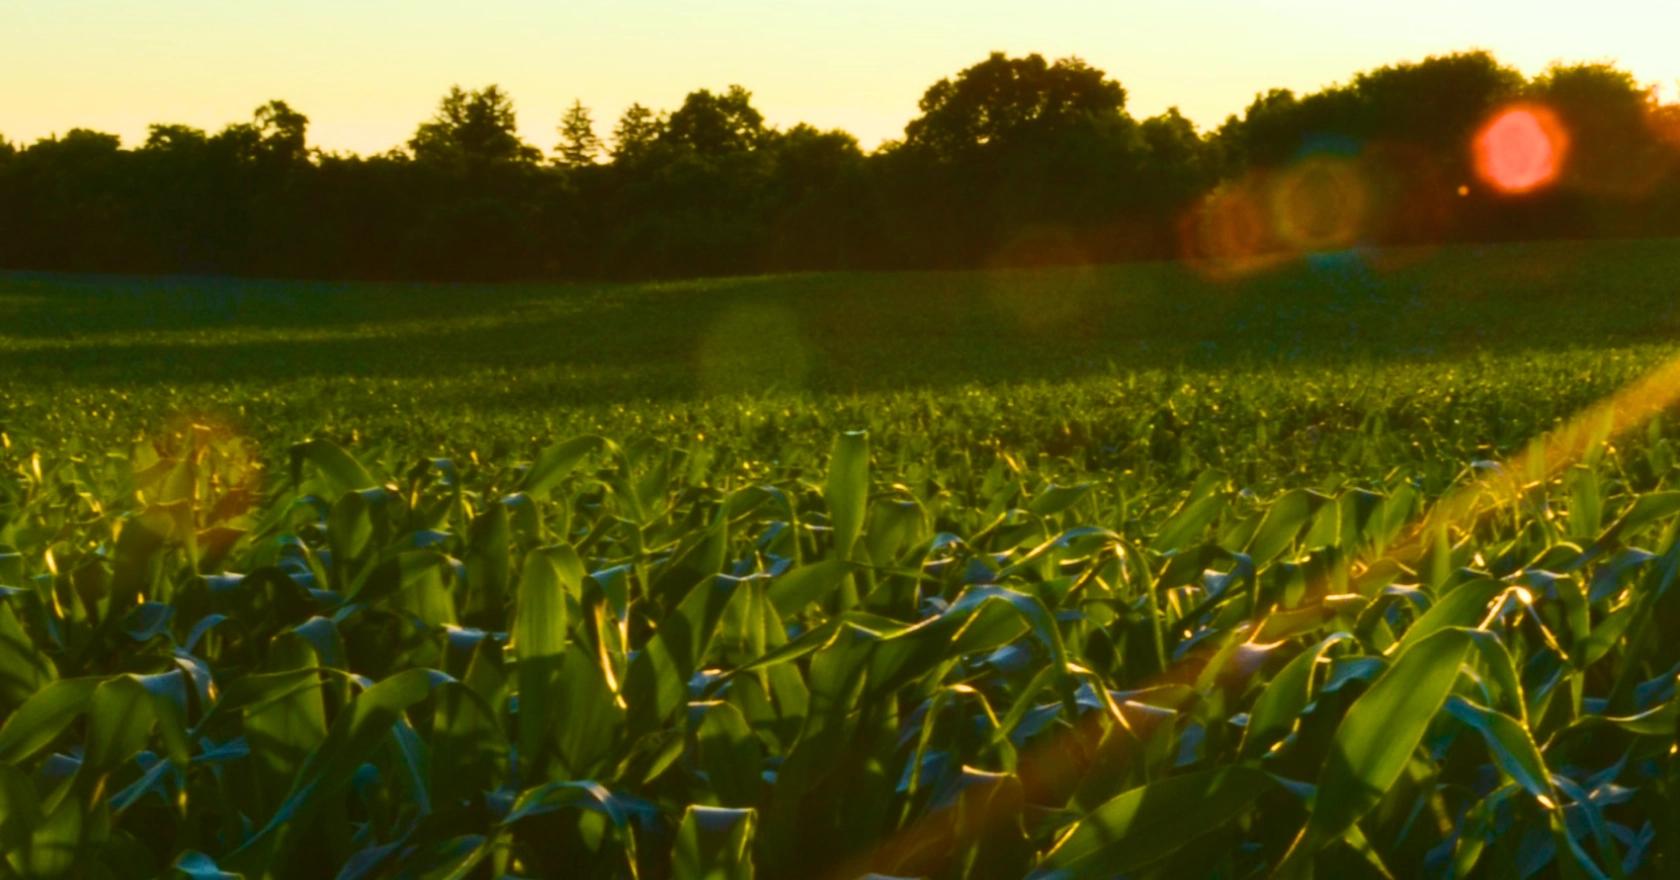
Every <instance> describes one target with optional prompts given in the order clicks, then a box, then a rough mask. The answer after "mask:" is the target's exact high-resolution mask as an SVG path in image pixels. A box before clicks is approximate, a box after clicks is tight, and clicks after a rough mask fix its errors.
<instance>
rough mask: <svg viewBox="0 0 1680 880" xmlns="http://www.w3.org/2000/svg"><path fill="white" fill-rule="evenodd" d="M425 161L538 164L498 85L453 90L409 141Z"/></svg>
mask: <svg viewBox="0 0 1680 880" xmlns="http://www.w3.org/2000/svg"><path fill="white" fill-rule="evenodd" d="M408 147H409V149H411V150H413V151H414V157H415V158H416V159H418V160H420V161H422V162H442V163H449V162H455V163H466V164H494V163H498V162H535V161H537V160H538V159H540V158H542V152H541V151H540V150H538V149H537V148H536V147H533V146H531V145H530V144H527V143H525V142H524V141H522V140H520V139H519V133H518V127H517V124H516V117H515V115H514V110H513V101H512V100H511V99H510V98H509V97H508V96H507V94H506V93H505V92H503V91H502V90H501V88H500V87H499V86H495V85H490V86H485V87H484V88H482V89H476V90H474V91H471V92H468V91H463V90H462V89H461V87H460V86H450V87H449V93H448V94H447V95H444V97H443V100H442V101H440V102H439V103H438V110H437V113H436V114H434V115H433V116H432V118H431V120H430V121H428V122H424V123H421V125H420V127H419V129H417V130H416V131H415V132H414V137H412V138H410V139H409V141H408Z"/></svg>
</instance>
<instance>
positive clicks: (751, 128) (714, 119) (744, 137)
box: [659, 85, 765, 157]
mask: <svg viewBox="0 0 1680 880" xmlns="http://www.w3.org/2000/svg"><path fill="white" fill-rule="evenodd" d="M764 135H765V129H764V117H763V115H761V114H760V113H759V112H758V110H756V109H755V108H754V107H753V105H752V93H751V92H749V91H747V90H746V89H744V88H741V87H740V86H738V85H732V86H730V87H729V89H728V90H727V91H725V92H724V93H723V94H721V95H720V94H715V93H713V92H711V91H710V90H708V89H700V90H699V91H695V92H690V93H689V95H688V97H686V98H684V99H683V103H682V106H681V107H679V108H678V109H677V111H676V112H675V113H672V114H671V116H670V118H669V119H667V120H666V121H665V126H664V128H663V130H662V131H660V133H659V141H660V143H662V144H668V145H672V146H675V147H677V148H678V149H687V150H692V151H694V152H695V153H697V154H699V155H701V156H712V157H715V156H722V155H726V154H729V153H739V152H743V151H746V150H751V149H753V148H754V147H757V146H758V145H759V142H760V141H761V140H763V138H764Z"/></svg>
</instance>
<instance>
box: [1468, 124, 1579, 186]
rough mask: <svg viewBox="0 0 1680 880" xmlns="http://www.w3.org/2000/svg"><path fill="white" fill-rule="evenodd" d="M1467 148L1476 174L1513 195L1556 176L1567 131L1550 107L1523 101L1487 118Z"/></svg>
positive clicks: (1566, 148)
mask: <svg viewBox="0 0 1680 880" xmlns="http://www.w3.org/2000/svg"><path fill="white" fill-rule="evenodd" d="M1471 148H1472V151H1473V153H1474V156H1475V161H1476V175H1477V176H1478V177H1480V178H1481V179H1482V181H1483V182H1485V183H1487V184H1488V185H1489V186H1491V187H1493V188H1494V189H1496V190H1499V191H1500V192H1503V193H1509V194H1512V195H1517V194H1521V193H1528V192H1533V191H1535V190H1537V189H1541V188H1543V187H1545V186H1548V185H1550V184H1551V183H1552V182H1553V181H1555V180H1557V177H1558V173H1559V172H1561V171H1562V170H1563V161H1564V158H1565V157H1566V156H1567V155H1568V153H1569V134H1568V132H1566V131H1565V130H1564V127H1563V123H1562V122H1560V121H1559V120H1558V118H1557V114H1555V113H1553V112H1552V111H1551V110H1548V109H1546V108H1545V107H1540V106H1537V105H1532V104H1523V105H1518V106H1515V107H1510V108H1507V109H1505V110H1503V111H1501V112H1500V113H1499V114H1498V115H1496V116H1494V117H1493V118H1492V119H1490V120H1488V122H1487V124H1485V125H1483V126H1482V128H1481V131H1479V132H1477V133H1476V140H1475V142H1474V143H1473V144H1472V147H1471Z"/></svg>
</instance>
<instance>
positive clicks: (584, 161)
mask: <svg viewBox="0 0 1680 880" xmlns="http://www.w3.org/2000/svg"><path fill="white" fill-rule="evenodd" d="M559 130H560V143H559V144H558V145H557V146H555V148H554V152H555V153H557V154H558V155H559V162H560V164H561V165H565V166H567V167H569V168H581V167H583V166H585V165H593V164H595V160H596V159H597V158H598V157H599V156H600V155H601V138H600V137H598V136H597V135H596V134H595V120H594V118H593V117H591V116H590V115H589V108H588V107H585V106H583V102H582V101H577V100H574V101H573V102H572V106H571V107H570V108H568V109H567V110H566V113H565V115H563V116H561V117H560V129H559Z"/></svg>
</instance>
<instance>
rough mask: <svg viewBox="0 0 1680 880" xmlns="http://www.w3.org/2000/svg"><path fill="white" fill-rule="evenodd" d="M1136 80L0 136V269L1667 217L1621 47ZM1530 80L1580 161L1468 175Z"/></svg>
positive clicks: (940, 258) (993, 261)
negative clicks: (1272, 85) (1533, 174)
mask: <svg viewBox="0 0 1680 880" xmlns="http://www.w3.org/2000/svg"><path fill="white" fill-rule="evenodd" d="M1126 97H1127V96H1126V90H1125V88H1124V87H1123V86H1122V85H1121V84H1120V83H1119V82H1117V81H1116V80H1115V79H1113V78H1111V77H1110V76H1108V75H1107V74H1106V73H1104V72H1103V71H1101V70H1098V69H1096V68H1094V67H1092V66H1090V65H1088V64H1086V63H1084V62H1082V61H1080V60H1078V59H1075V58H1066V59H1061V60H1057V61H1053V62H1052V61H1047V60H1046V59H1044V58H1043V57H1041V56H1039V55H1027V56H1025V57H1008V56H1006V55H1003V54H993V55H991V56H990V57H988V58H986V59H984V60H982V61H980V62H979V63H977V64H975V65H973V66H971V67H969V68H967V69H965V70H962V71H960V72H959V73H957V74H956V75H955V76H952V77H949V78H946V79H942V80H940V81H939V82H937V83H934V84H933V85H932V86H931V87H929V88H928V89H927V90H926V92H925V93H924V95H923V96H922V98H921V101H920V104H919V114H918V115H917V116H916V117H915V118H914V119H912V120H911V121H910V122H909V123H908V124H907V125H906V126H905V129H904V135H903V137H902V138H901V139H898V140H895V141H892V142H889V143H886V144H883V145H881V146H880V147H879V148H877V149H875V150H872V151H865V150H863V149H862V148H861V147H860V146H859V144H858V141H857V139H856V138H855V137H853V136H852V135H850V134H848V133H846V132H844V131H839V130H822V129H818V128H815V127H812V126H809V125H804V124H800V125H794V126H792V127H790V128H786V129H777V128H775V127H772V126H770V125H767V124H766V123H765V121H764V118H763V116H762V115H761V114H760V113H759V111H758V110H757V109H756V108H755V107H754V106H753V103H752V95H751V94H750V93H749V92H748V91H747V90H746V89H744V88H742V87H740V86H730V87H729V88H727V89H725V90H722V91H713V90H709V89H700V90H698V91H695V92H692V93H690V94H689V95H688V96H687V97H686V98H685V99H684V100H683V102H682V104H681V106H679V107H677V108H676V109H674V110H670V111H668V112H659V111H655V110H653V109H650V108H648V107H644V106H642V105H639V104H637V105H633V106H631V107H630V108H629V109H628V110H627V111H626V112H625V113H624V114H623V115H622V116H621V117H620V118H619V119H618V120H617V122H616V123H615V124H613V125H612V126H611V127H610V130H603V126H601V125H599V124H598V123H597V121H596V120H595V119H593V118H592V116H591V114H590V111H589V110H588V108H586V107H585V106H584V105H583V104H581V103H574V104H573V105H572V107H571V109H570V110H568V111H567V112H566V113H565V114H564V116H563V117H562V118H561V119H560V120H558V124H557V126H556V142H555V143H554V144H552V145H545V146H547V147H548V148H547V149H544V147H543V146H538V145H534V144H530V143H527V142H526V141H524V140H523V139H521V137H520V136H519V134H518V129H517V127H516V124H515V123H516V117H515V110H514V104H513V101H512V100H511V98H510V97H509V95H508V94H506V92H504V91H503V90H502V89H500V88H498V87H497V86H494V85H491V86H487V87H484V88H481V89H473V90H465V89H461V88H459V87H457V88H452V89H451V90H450V91H449V93H448V94H447V95H445V96H444V97H443V98H442V100H441V101H440V102H439V104H438V107H437V111H436V113H435V114H434V115H433V117H432V118H430V119H428V120H426V121H424V122H422V123H421V124H420V125H419V126H418V127H417V128H416V130H415V132H414V134H413V136H412V137H411V138H410V139H409V140H408V141H407V143H406V144H405V145H403V146H402V147H400V148H396V149H392V150H390V151H387V152H384V153H380V154H376V155H356V154H350V153H343V152H333V151H324V150H320V149H316V148H312V147H311V146H310V144H309V141H308V119H307V118H306V117H305V116H304V115H303V114H302V113H300V112H298V111H297V110H295V109H293V108H292V107H290V106H289V105H287V104H286V103H285V102H283V101H271V102H269V103H266V104H264V105H262V106H261V107H259V108H257V110H256V111H255V113H254V114H253V115H252V117H251V119H250V120H249V121H246V122H238V123H234V124H231V125H228V126H226V127H225V128H223V129H222V130H221V131H218V132H215V133H208V132H205V131H203V130H200V129H197V128H193V127H189V126H184V125H170V124H159V125H153V126H151V127H150V130H149V133H148V135H147V137H146V141H145V143H143V144H140V145H138V146H135V147H132V148H125V147H124V146H123V145H122V144H121V142H120V140H119V138H118V137H117V136H115V135H111V134H106V133H101V132H97V131H91V130H86V129H74V130H72V131H69V132H66V133H65V134H63V135H61V136H55V137H50V138H45V139H42V140H38V141H36V142H35V143H33V144H29V145H27V146H18V145H13V144H11V143H9V142H7V141H6V140H5V139H4V138H0V268H9V269H26V270H52V271H75V272H124V273H190V274H230V275H257V276H273V277H310V278H335V279H428V280H430V279H436V280H468V279H483V280H491V279H514V278H641V277H674V276H691V275H708V274H726V273H728V274H733V273H759V272H782V271H802V270H833V269H895V268H947V267H973V266H997V265H1034V264H1047V263H1071V262H1105V261H1116V260H1126V259H1145V258H1174V257H1215V258H1217V257H1221V256H1229V255H1231V254H1230V253H1228V252H1230V251H1233V250H1236V251H1242V252H1243V254H1241V255H1245V256H1246V255H1249V253H1251V252H1252V253H1273V252H1285V251H1288V250H1290V249H1291V248H1294V249H1314V248H1325V247H1342V246H1348V245H1353V244H1386V243H1411V242H1427V241H1463V240H1487V239H1498V238H1516V237H1524V238H1531V237H1553V236H1569V237H1576V236H1599V235H1617V236H1625V235H1672V234H1680V105H1674V104H1666V105H1665V104H1662V103H1660V102H1659V101H1658V100H1657V98H1656V96H1655V94H1654V93H1653V92H1652V91H1650V90H1648V89H1646V88H1643V87H1641V86H1640V85H1639V84H1638V83H1637V82H1636V81H1635V80H1634V79H1633V77H1632V76H1631V75H1629V74H1628V73H1626V72H1625V71H1622V70H1620V69H1618V68H1616V67H1614V66H1612V65H1607V64H1584V65H1571V66H1554V67H1553V68H1551V69H1549V70H1547V71H1546V72H1544V73H1543V74H1541V75H1539V76H1536V77H1533V78H1528V77H1524V76H1523V75H1522V74H1521V73H1519V72H1517V71H1515V70H1513V69H1511V68H1509V67H1506V66H1504V65H1502V64H1500V63H1499V62H1498V61H1497V60H1496V59H1494V58H1493V57H1492V56H1490V55H1488V54H1486V53H1482V52H1472V53H1460V54H1453V55H1447V56H1440V57H1432V58H1429V59H1427V60H1424V61H1421V62H1417V63H1406V64H1397V65H1392V66H1388V67H1383V68H1380V69H1376V70H1371V71H1367V72H1364V73H1360V74H1358V75H1357V76H1355V77H1353V78H1352V79H1351V80H1350V81H1348V82H1346V83H1343V84H1338V85H1335V86H1331V87H1328V88H1325V89H1322V90H1320V91H1318V92H1314V93H1312V94H1307V95H1296V94H1294V93H1292V92H1290V91H1287V90H1272V91H1268V92H1265V93H1262V94H1260V95H1258V96H1257V97H1256V98H1255V100H1254V101H1253V103H1251V104H1250V105H1249V106H1248V107H1247V108H1246V110H1244V111H1243V112H1242V113H1241V114H1236V115H1233V116H1231V117H1230V118H1229V119H1227V120H1226V121H1225V122H1224V124H1222V125H1220V126H1219V127H1218V128H1216V129H1214V130H1211V131H1205V132H1204V131H1198V130H1197V129H1196V127H1195V126H1194V125H1193V124H1191V123H1190V121H1189V120H1187V119H1185V118H1184V117H1183V116H1182V115H1180V114H1179V112H1178V111H1177V110H1176V109H1173V110H1168V111H1166V112H1165V113H1162V114H1160V115H1157V116H1153V117H1149V118H1146V119H1137V118H1135V117H1134V116H1132V115H1131V114H1130V113H1129V112H1128V111H1127V108H1126ZM1519 103H1528V104H1533V105H1535V106H1543V107H1545V108H1547V112H1548V113H1551V114H1555V116H1556V118H1557V119H1559V120H1560V121H1561V128H1562V129H1563V130H1564V131H1565V132H1567V137H1568V142H1567V149H1568V154H1567V161H1565V162H1564V163H1563V164H1562V173H1561V176H1560V177H1559V179H1558V180H1557V181H1556V183H1555V185H1552V186H1548V187H1545V188H1544V189H1542V190H1539V191H1536V192H1533V193H1527V194H1523V195H1520V196H1512V195H1509V194H1502V193H1499V192H1497V191H1496V190H1495V189H1494V188H1492V187H1490V186H1487V185H1486V184H1485V183H1484V182H1482V181H1479V180H1478V179H1477V177H1476V173H1475V168H1474V167H1473V161H1474V158H1473V156H1472V150H1471V149H1470V146H1469V145H1470V144H1471V142H1472V141H1473V140H1474V139H1475V137H1476V132H1477V130H1478V128H1479V127H1481V126H1483V125H1484V124H1485V123H1486V121H1487V120H1488V118H1489V117H1490V115H1491V114H1493V113H1495V112H1496V111H1497V110H1498V109H1499V108H1501V107H1504V106H1509V105H1513V104H1519ZM1303 168H1304V169H1307V171H1292V169H1303ZM1291 175H1293V176H1291ZM1303 175H1305V176H1303ZM1280 193H1281V195H1280ZM1233 199H1235V200H1236V201H1235V202H1233ZM1230 204H1239V206H1240V207H1242V211H1238V212H1237V213H1236V214H1235V215H1232V216H1226V215H1227V214H1229V213H1230V212H1229V211H1224V209H1223V208H1222V207H1221V206H1228V205H1230ZM1222 212H1223V213H1222ZM1280 212H1282V214H1281V215H1280ZM1282 215H1287V216H1282ZM1296 215H1301V216H1299V217H1297V216H1296ZM1280 216H1281V217H1282V219H1280ZM1233 217H1234V218H1235V219H1233ZM1303 218H1304V219H1303ZM1315 224H1316V226H1315ZM1317 227H1323V230H1330V232H1323V230H1321V232H1323V234H1320V233H1319V232H1313V229H1315V228H1317ZM1300 228H1306V229H1307V230H1308V232H1307V233H1305V234H1296V233H1294V232H1291V230H1296V231H1297V232H1298V230H1299V229H1300ZM1233 241H1235V243H1233Z"/></svg>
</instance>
